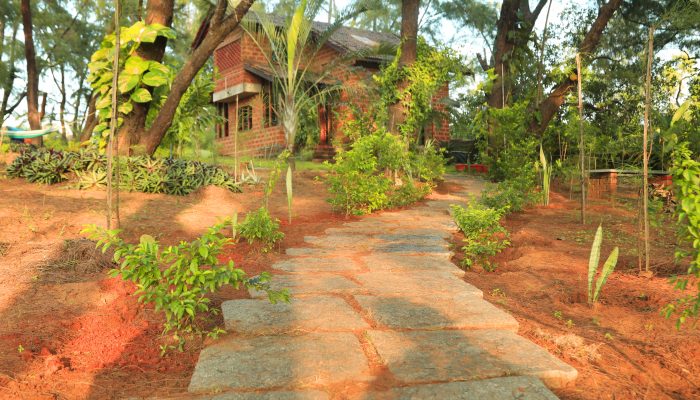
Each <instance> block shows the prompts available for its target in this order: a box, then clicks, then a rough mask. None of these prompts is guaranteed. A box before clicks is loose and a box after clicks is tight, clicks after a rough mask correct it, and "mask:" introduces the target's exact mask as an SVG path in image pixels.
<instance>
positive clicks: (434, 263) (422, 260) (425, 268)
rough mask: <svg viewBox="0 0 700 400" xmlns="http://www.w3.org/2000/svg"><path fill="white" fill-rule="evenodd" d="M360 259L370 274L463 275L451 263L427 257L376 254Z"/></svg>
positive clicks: (442, 259) (440, 258)
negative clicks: (432, 273) (438, 273)
mask: <svg viewBox="0 0 700 400" xmlns="http://www.w3.org/2000/svg"><path fill="white" fill-rule="evenodd" d="M360 259H361V260H362V262H364V263H365V265H366V266H367V268H368V269H369V271H370V272H397V271H398V272H406V271H420V272H422V273H428V272H430V271H438V272H448V273H452V274H455V275H457V276H462V275H464V271H462V270H461V269H459V267H457V266H456V265H454V264H453V263H452V262H451V261H449V260H445V259H444V258H442V257H432V256H429V255H405V254H391V253H377V254H372V255H368V256H363V257H361V258H360Z"/></svg>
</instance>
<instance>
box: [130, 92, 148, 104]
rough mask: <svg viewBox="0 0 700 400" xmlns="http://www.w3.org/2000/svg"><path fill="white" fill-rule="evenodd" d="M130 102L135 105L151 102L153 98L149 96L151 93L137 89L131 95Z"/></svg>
mask: <svg viewBox="0 0 700 400" xmlns="http://www.w3.org/2000/svg"><path fill="white" fill-rule="evenodd" d="M130 98H131V100H133V101H135V102H137V103H148V102H149V101H151V100H153V96H151V92H149V91H148V90H146V89H144V88H138V89H136V90H135V91H134V93H132V94H131V96H130Z"/></svg>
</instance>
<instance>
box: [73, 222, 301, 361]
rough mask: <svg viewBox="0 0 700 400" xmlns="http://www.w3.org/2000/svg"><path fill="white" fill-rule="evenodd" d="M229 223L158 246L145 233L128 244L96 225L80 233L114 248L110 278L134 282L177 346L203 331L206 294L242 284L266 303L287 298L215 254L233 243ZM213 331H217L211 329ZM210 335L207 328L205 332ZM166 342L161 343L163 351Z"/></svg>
mask: <svg viewBox="0 0 700 400" xmlns="http://www.w3.org/2000/svg"><path fill="white" fill-rule="evenodd" d="M229 222H230V221H224V222H222V223H220V224H218V225H215V226H213V227H211V228H209V230H208V231H207V232H206V233H205V234H203V235H202V236H201V237H199V238H197V239H195V240H194V241H192V242H180V244H178V245H176V246H166V247H164V248H163V246H162V245H161V244H159V243H158V241H157V240H156V239H154V238H153V237H152V236H149V235H143V236H141V238H140V240H139V243H138V244H129V243H126V242H124V241H123V240H122V239H121V238H120V237H119V232H120V231H119V230H106V229H103V228H100V227H97V226H95V225H90V226H88V227H87V228H86V229H85V230H84V231H83V233H85V234H87V236H88V237H89V238H90V239H92V240H96V241H97V246H98V247H100V246H102V250H103V251H106V250H107V249H109V248H113V249H114V260H115V262H117V263H119V267H118V268H116V269H114V270H112V271H111V275H112V276H119V277H121V278H122V279H124V280H128V281H132V282H134V283H135V284H136V287H137V291H136V292H135V294H136V295H138V296H139V301H140V302H142V303H145V304H153V305H154V306H155V309H156V311H163V312H164V313H165V326H164V332H163V333H164V334H165V333H170V332H172V337H173V339H174V340H175V341H176V342H177V345H178V348H179V349H180V350H182V348H183V345H184V344H185V340H186V336H185V335H187V334H199V335H201V334H204V333H207V332H206V331H205V330H204V329H203V328H202V327H201V326H200V324H199V319H200V317H201V316H203V315H207V314H214V313H215V312H216V311H217V309H216V308H212V309H210V308H209V304H210V300H209V298H208V297H207V295H208V294H210V293H215V292H217V291H218V290H220V289H221V288H222V287H224V286H226V285H232V286H233V287H235V288H239V287H241V286H243V287H246V288H255V289H256V290H264V291H266V292H267V294H268V297H269V299H270V301H271V302H273V303H275V302H277V301H288V298H289V295H288V293H287V292H286V291H274V290H271V289H270V286H269V281H270V275H269V274H267V273H262V274H261V275H259V276H255V277H248V276H247V275H246V273H245V272H244V271H243V270H241V269H238V268H235V266H234V264H233V261H228V263H225V264H222V263H221V262H220V261H219V259H218V256H219V255H220V254H221V252H222V251H223V249H224V248H225V246H227V245H229V244H231V243H232V240H231V239H230V238H227V237H225V236H224V235H223V234H222V230H223V228H224V226H225V225H226V224H227V223H229ZM215 332H216V331H215ZM210 333H211V332H210ZM169 348H171V346H164V347H161V350H163V352H165V351H166V350H167V349H169Z"/></svg>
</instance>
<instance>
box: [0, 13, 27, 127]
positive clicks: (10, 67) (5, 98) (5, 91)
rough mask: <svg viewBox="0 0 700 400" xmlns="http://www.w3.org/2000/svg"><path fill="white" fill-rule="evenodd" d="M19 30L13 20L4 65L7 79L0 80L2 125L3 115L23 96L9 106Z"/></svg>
mask: <svg viewBox="0 0 700 400" xmlns="http://www.w3.org/2000/svg"><path fill="white" fill-rule="evenodd" d="M18 30H19V23H17V22H15V23H14V25H13V26H12V36H10V38H9V43H10V54H9V57H8V59H7V62H5V65H7V80H5V81H4V82H2V103H1V104H0V126H2V125H3V124H4V123H5V117H6V116H7V114H10V113H11V112H12V111H14V109H15V108H16V107H17V105H19V103H20V102H21V101H22V99H23V98H24V94H22V95H21V96H20V97H19V101H18V102H17V103H16V104H15V106H9V102H10V95H11V94H12V86H13V85H14V83H15V75H16V69H15V61H16V60H17V54H16V52H15V47H16V46H14V43H13V42H14V40H15V39H14V38H15V36H17V31H18ZM0 54H2V53H0Z"/></svg>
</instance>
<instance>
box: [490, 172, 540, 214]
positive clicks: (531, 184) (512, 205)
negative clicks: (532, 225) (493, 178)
mask: <svg viewBox="0 0 700 400" xmlns="http://www.w3.org/2000/svg"><path fill="white" fill-rule="evenodd" d="M539 198H540V194H539V193H537V192H535V178H534V174H523V175H520V176H517V177H515V178H511V179H507V180H505V181H503V182H498V183H497V184H492V185H490V186H488V187H487V188H486V189H485V190H484V191H483V193H482V194H481V203H483V204H484V205H485V206H487V207H490V208H494V209H497V210H501V211H503V213H504V214H506V213H509V212H520V211H522V210H523V208H524V207H525V206H527V205H530V204H534V203H536V202H537V201H538V199H539Z"/></svg>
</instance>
